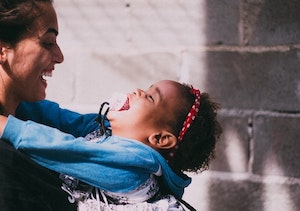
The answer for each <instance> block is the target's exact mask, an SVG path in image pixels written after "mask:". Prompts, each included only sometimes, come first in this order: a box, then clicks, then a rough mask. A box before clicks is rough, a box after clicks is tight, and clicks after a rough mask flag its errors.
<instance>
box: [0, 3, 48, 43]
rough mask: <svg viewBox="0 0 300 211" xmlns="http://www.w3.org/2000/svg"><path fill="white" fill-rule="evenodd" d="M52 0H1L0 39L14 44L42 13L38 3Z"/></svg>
mask: <svg viewBox="0 0 300 211" xmlns="http://www.w3.org/2000/svg"><path fill="white" fill-rule="evenodd" d="M41 2H45V3H51V4H52V3H53V0H1V1H0V40H1V41H2V42H5V43H8V44H10V45H11V46H14V45H16V44H17V43H18V42H19V41H20V40H21V39H22V38H23V37H24V36H25V35H26V34H27V33H28V29H29V28H30V26H31V25H32V23H33V21H34V20H35V19H36V18H37V17H38V16H40V15H41V14H42V11H40V5H39V3H41Z"/></svg>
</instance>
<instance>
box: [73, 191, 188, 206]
mask: <svg viewBox="0 0 300 211" xmlns="http://www.w3.org/2000/svg"><path fill="white" fill-rule="evenodd" d="M99 192H100V191H98V194H101V192H100V193H99ZM102 197H105V196H102ZM104 201H106V200H104ZM77 210H78V211H100V210H101V211H137V210H138V211H175V210H176V211H184V210H185V209H184V208H183V206H182V205H181V204H180V203H179V202H178V201H177V199H176V198H175V197H174V196H172V195H166V196H164V198H161V199H159V200H157V201H155V202H152V203H148V202H139V203H135V204H124V205H116V204H109V203H108V202H107V201H106V202H103V201H101V200H100V196H99V195H97V196H96V198H94V197H93V198H89V199H86V200H84V201H79V202H78V209H77Z"/></svg>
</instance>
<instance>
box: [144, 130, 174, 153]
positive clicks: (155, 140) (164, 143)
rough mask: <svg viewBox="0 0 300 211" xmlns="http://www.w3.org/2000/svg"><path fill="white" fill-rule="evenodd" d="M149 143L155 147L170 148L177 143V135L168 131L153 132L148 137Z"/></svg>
mask: <svg viewBox="0 0 300 211" xmlns="http://www.w3.org/2000/svg"><path fill="white" fill-rule="evenodd" d="M148 140H149V143H150V144H151V145H153V147H155V148H159V149H170V148H172V147H174V146H175V145H176V144H177V137H176V136H175V135H174V134H173V133H170V132H168V131H162V132H161V133H153V134H151V135H150V136H149V138H148Z"/></svg>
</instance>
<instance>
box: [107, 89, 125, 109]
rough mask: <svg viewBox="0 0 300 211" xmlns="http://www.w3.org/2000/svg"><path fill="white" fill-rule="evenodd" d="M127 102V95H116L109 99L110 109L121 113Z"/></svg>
mask: <svg viewBox="0 0 300 211" xmlns="http://www.w3.org/2000/svg"><path fill="white" fill-rule="evenodd" d="M126 101H127V95H126V94H122V93H114V94H113V95H112V97H111V98H110V99H109V101H108V102H109V107H110V110H111V111H119V110H120V109H121V108H122V107H123V105H124V104H125V103H126Z"/></svg>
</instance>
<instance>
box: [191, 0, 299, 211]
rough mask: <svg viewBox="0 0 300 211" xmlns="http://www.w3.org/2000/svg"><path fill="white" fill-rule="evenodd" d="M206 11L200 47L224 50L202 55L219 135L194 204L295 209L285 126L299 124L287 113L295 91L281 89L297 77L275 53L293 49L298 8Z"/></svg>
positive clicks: (211, 210) (257, 5) (274, 2)
mask: <svg viewBox="0 0 300 211" xmlns="http://www.w3.org/2000/svg"><path fill="white" fill-rule="evenodd" d="M240 4H241V5H240ZM206 11H207V27H206V28H207V29H206V33H207V38H208V40H207V42H208V44H209V45H210V46H214V47H216V48H217V47H219V46H225V47H226V46H227V48H224V49H225V50H217V51H210V52H207V55H206V58H207V60H206V62H207V64H206V66H207V78H206V80H207V81H208V82H207V83H206V87H205V88H206V89H207V90H208V92H209V93H212V95H213V96H216V99H217V101H218V102H220V104H221V105H222V111H221V113H220V122H221V123H222V126H223V134H222V140H221V142H220V143H219V144H218V146H217V158H216V160H214V161H213V163H212V165H211V170H212V172H209V173H207V174H206V173H203V178H204V180H205V183H202V182H200V181H198V180H197V179H195V181H196V182H198V183H199V186H198V187H201V186H200V185H204V186H205V185H206V186H207V187H205V190H206V191H207V193H205V194H204V196H200V197H198V199H200V200H201V201H198V203H197V204H198V206H199V208H200V207H201V208H202V209H203V208H205V209H204V210H207V211H219V210H222V211H229V210H230V211H232V210H243V211H248V210H249V211H272V210H297V208H299V207H300V203H299V199H298V196H297V193H299V191H300V187H299V182H296V181H297V179H296V178H299V176H300V175H299V171H295V168H298V169H299V167H300V166H299V164H298V160H299V159H300V157H299V153H298V152H296V151H299V150H296V149H299V147H300V146H299V143H298V142H299V138H300V137H299V133H298V134H295V129H294V128H290V125H292V124H297V122H299V121H294V120H295V118H290V117H294V116H293V115H289V112H295V111H298V112H299V104H298V103H297V102H298V101H297V100H296V99H298V98H297V96H296V95H297V93H295V90H296V89H297V87H293V86H287V85H286V84H287V82H288V81H289V80H290V79H293V78H298V79H299V72H298V70H297V67H291V68H290V69H289V70H286V67H287V66H289V65H290V62H291V60H290V58H291V57H294V58H295V57H296V61H298V60H299V59H297V56H295V53H293V52H287V53H286V54H284V55H282V54H283V53H285V52H282V51H283V50H282V49H285V48H280V46H283V47H284V46H289V45H293V44H299V43H300V30H299V29H300V1H299V0H292V1H285V0H264V1H263V0H262V1H261V0H260V1H243V2H242V1H241V2H238V1H235V2H234V1H231V2H227V1H222V3H220V2H219V3H218V4H217V3H214V2H211V1H207V9H206ZM228 46H229V47H228ZM230 46H231V47H230ZM274 46H275V47H277V48H278V50H276V49H275V50H274V48H273V49H272V50H270V51H268V50H265V51H259V49H262V48H264V49H268V48H269V49H271V47H274ZM235 47H238V48H235ZM254 47H255V50H253V49H254ZM218 49H221V48H218ZM226 49H227V50H226ZM249 49H250V50H249ZM251 49H252V50H251ZM257 49H258V50H257ZM284 51H289V50H284ZM287 55H288V56H287ZM298 63H299V62H298ZM291 81H292V80H291ZM283 90H284V92H283ZM287 93H295V94H294V95H293V96H289V94H287ZM291 95H292V94H291ZM289 97H290V99H291V100H288V99H289ZM278 99H282V100H285V99H286V101H284V102H289V103H285V104H282V103H280V102H279V100H278ZM261 111H264V112H261ZM274 111H276V112H277V111H279V113H280V115H278V113H276V112H274ZM285 112H287V114H288V115H287V118H286V119H285V120H282V119H284V118H285V115H284V114H282V113H285ZM297 117H298V118H299V116H297ZM287 137H289V139H288V140H287ZM289 140H295V141H289ZM291 158H293V159H291ZM207 175H209V176H207ZM291 177H294V178H295V180H296V181H295V180H293V179H291ZM193 203H196V202H193ZM203 204H206V206H204V205H203Z"/></svg>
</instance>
